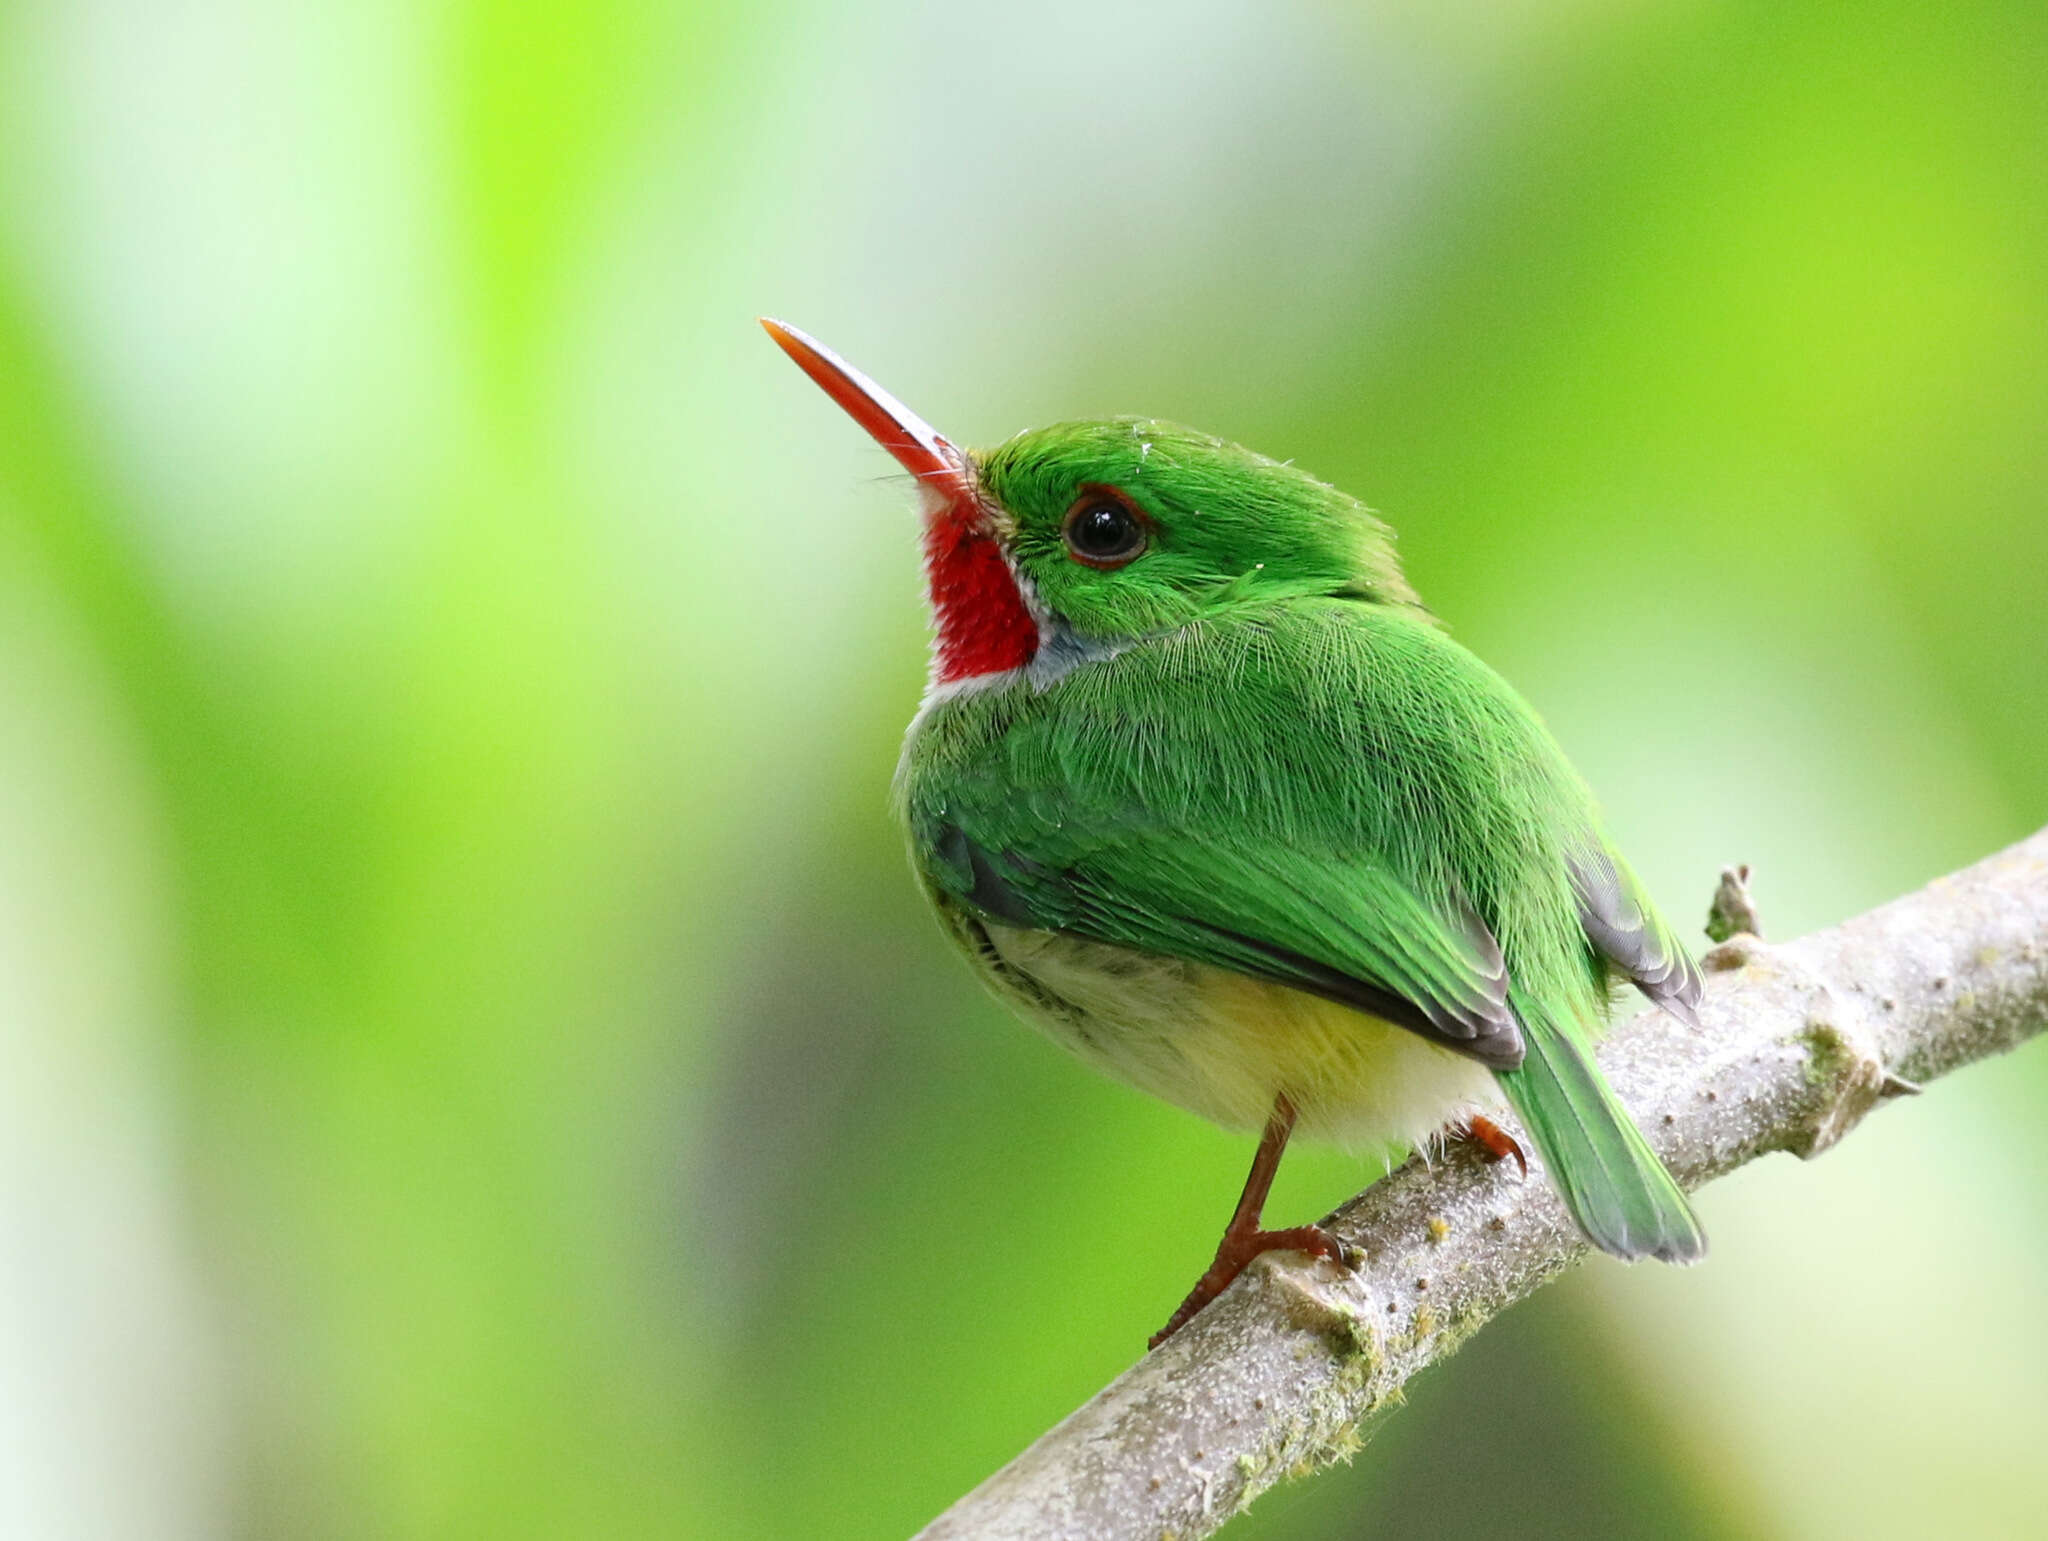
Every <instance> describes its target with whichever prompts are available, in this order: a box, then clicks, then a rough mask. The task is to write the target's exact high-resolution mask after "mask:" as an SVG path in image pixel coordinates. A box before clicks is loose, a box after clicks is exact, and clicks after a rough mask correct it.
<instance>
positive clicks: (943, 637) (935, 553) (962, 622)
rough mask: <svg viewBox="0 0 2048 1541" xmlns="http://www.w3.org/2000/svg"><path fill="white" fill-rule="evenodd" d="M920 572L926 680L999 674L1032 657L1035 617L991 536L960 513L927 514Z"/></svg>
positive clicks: (946, 682) (941, 682) (936, 682)
mask: <svg viewBox="0 0 2048 1541" xmlns="http://www.w3.org/2000/svg"><path fill="white" fill-rule="evenodd" d="M924 572H925V582H926V584H927V586H928V587H929V589H930V592H931V604H932V623H933V627H934V631H935V635H934V637H933V639H932V683H933V684H934V685H952V684H957V683H959V682H961V681H964V680H971V679H976V678H979V677H981V676H983V675H991V674H1006V673H1009V672H1010V671H1012V670H1015V669H1021V668H1023V667H1024V666H1025V665H1026V664H1028V663H1030V662H1031V660H1032V659H1033V658H1034V657H1036V656H1037V653H1038V642H1039V627H1038V621H1037V619H1036V618H1035V617H1034V616H1033V615H1032V612H1031V606H1030V605H1029V604H1028V603H1026V601H1025V597H1024V591H1023V588H1022V586H1021V585H1020V584H1019V582H1018V579H1017V575H1016V573H1015V572H1014V571H1012V570H1011V567H1010V563H1009V560H1008V559H1007V558H1006V557H1005V556H1004V555H1003V548H1002V547H1001V546H1000V545H999V544H998V543H997V542H996V539H995V537H994V536H992V535H989V534H987V533H985V532H984V531H983V530H981V529H979V528H977V527H976V526H975V525H973V524H970V523H969V522H967V521H966V520H963V519H957V518H947V517H943V516H941V517H938V518H934V519H929V520H927V521H926V523H925V532H924Z"/></svg>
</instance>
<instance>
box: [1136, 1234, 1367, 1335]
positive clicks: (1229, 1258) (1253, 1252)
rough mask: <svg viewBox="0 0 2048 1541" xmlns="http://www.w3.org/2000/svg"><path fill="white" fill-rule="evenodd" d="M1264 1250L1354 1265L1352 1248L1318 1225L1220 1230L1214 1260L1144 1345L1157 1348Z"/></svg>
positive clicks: (1344, 1266) (1225, 1287) (1191, 1318)
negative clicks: (1219, 1238) (1299, 1254)
mask: <svg viewBox="0 0 2048 1541" xmlns="http://www.w3.org/2000/svg"><path fill="white" fill-rule="evenodd" d="M1267 1252H1301V1253H1306V1254H1307V1255H1308V1256H1310V1257H1320V1258H1327V1259H1328V1260H1329V1261H1330V1262H1332V1263H1335V1264H1337V1265H1338V1266H1339V1267H1340V1268H1350V1267H1353V1266H1355V1264H1354V1254H1353V1252H1352V1249H1351V1248H1349V1247H1347V1246H1345V1245H1344V1243H1343V1242H1341V1241H1339V1240H1338V1239H1337V1238H1336V1237H1335V1236H1332V1235H1331V1234H1330V1233H1329V1232H1328V1231H1326V1230H1324V1229H1323V1228H1322V1227H1321V1226H1320V1225H1297V1226H1292V1227H1290V1228H1289V1229H1287V1230H1284V1231H1262V1230H1260V1229H1259V1228H1258V1227H1257V1226H1256V1225H1247V1226H1244V1227H1242V1228H1240V1227H1237V1226H1232V1227H1231V1229H1229V1230H1227V1231H1225V1232H1224V1233H1223V1240H1222V1241H1221V1242H1220V1243H1218V1245H1217V1247H1216V1261H1215V1262H1213V1263H1211V1264H1210V1265H1209V1271H1208V1272H1207V1273H1205V1274H1203V1275H1202V1277H1201V1278H1199V1279H1197V1280H1196V1281H1195V1287H1194V1288H1193V1289H1191V1290H1189V1291H1188V1298H1187V1299H1185V1300H1183V1301H1182V1302H1181V1303H1180V1309H1178V1310H1177V1311H1175V1312H1174V1313H1173V1316H1172V1317H1171V1318H1170V1319H1169V1320H1168V1321H1167V1323H1166V1325H1165V1326H1164V1327H1161V1328H1160V1329H1159V1330H1158V1331H1157V1332H1155V1333H1153V1334H1152V1336H1151V1338H1150V1339H1148V1340H1147V1342H1146V1344H1145V1347H1146V1348H1148V1349H1153V1348H1157V1347H1158V1346H1159V1345H1160V1344H1162V1343H1164V1342H1165V1341H1166V1340H1167V1339H1168V1338H1170V1337H1172V1336H1173V1335H1174V1334H1175V1333H1176V1332H1179V1331H1180V1330H1181V1328H1183V1327H1185V1326H1187V1324H1188V1323H1189V1322H1191V1321H1193V1320H1194V1319H1195V1316H1196V1314H1197V1313H1198V1312H1199V1311H1200V1310H1201V1309H1202V1307H1204V1306H1206V1305H1207V1304H1208V1303H1209V1302H1210V1301H1212V1300H1214V1299H1215V1298H1216V1297H1217V1296H1218V1295H1220V1294H1222V1293H1223V1292H1224V1291H1225V1290H1226V1289H1228V1288H1230V1281H1231V1280H1233V1279H1235V1278H1236V1277H1237V1276H1238V1275H1239V1274H1241V1273H1243V1272H1244V1271H1245V1268H1246V1267H1247V1266H1248V1265H1249V1264H1250V1263H1251V1260H1252V1259H1253V1258H1255V1257H1259V1256H1261V1255H1263V1254H1264V1253H1267Z"/></svg>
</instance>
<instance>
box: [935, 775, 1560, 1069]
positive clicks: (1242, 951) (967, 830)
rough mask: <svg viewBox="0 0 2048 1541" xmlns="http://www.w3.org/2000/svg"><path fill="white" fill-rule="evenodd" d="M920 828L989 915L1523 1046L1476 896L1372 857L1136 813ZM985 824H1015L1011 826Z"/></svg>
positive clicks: (1423, 1028) (1483, 1059)
mask: <svg viewBox="0 0 2048 1541" xmlns="http://www.w3.org/2000/svg"><path fill="white" fill-rule="evenodd" d="M1074 812H1075V810H1074V809H1073V808H1071V807H1068V808H1066V809H1064V810H1063V814H1062V816H1061V817H1059V818H1058V819H1027V820H1022V821H1019V820H1016V819H1015V818H1013V817H1001V818H998V819H994V820H983V821H976V820H972V819H970V818H963V817H962V816H960V814H959V813H958V812H957V810H956V811H955V812H954V813H953V814H951V815H950V816H935V817H930V818H927V819H921V820H919V821H918V824H919V826H920V827H918V828H917V829H916V830H915V834H916V836H917V838H918V841H919V844H920V846H921V847H922V848H923V850H924V852H925V853H926V854H925V866H926V870H927V872H928V873H929V874H930V875H931V877H932V880H933V882H934V883H935V884H936V885H937V886H938V887H939V888H940V889H941V890H942V891H943V892H945V893H946V894H947V895H948V896H949V897H951V898H952V899H954V900H955V901H956V902H958V903H960V904H963V905H965V906H966V907H967V908H968V909H970V910H972V911H974V912H975V913H976V914H978V915H979V916H980V917H982V918H983V919H985V920H994V921H1000V922H1004V923H1007V924H1009V925H1013V926H1022V927H1026V928H1029V929H1032V930H1038V931H1058V932H1064V933H1066V934H1068V935H1071V936H1082V937H1087V938H1089V939H1091V940H1093V941H1098V942H1108V943H1111V944H1113V945H1115V946H1119V947H1131V948H1136V949H1139V950H1141V951H1144V952H1154V953H1164V954H1166V955H1168V956H1170V957H1176V958H1187V959H1190V960H1192V961H1194V962H1198V963H1207V964H1212V965H1214V966H1215V967H1218V968H1226V969H1232V970H1235V971H1236V972H1238V973H1240V974H1249V975H1252V976H1254V977H1256V978H1261V979H1270V980H1273V981H1275V982H1277V983H1280V984H1285V985H1291V986H1293V987H1294V988H1295V989H1298V990H1305V991H1308V992H1309V993H1311V994H1314V995H1321V996H1325V997H1327V998H1328V999H1331V1000H1335V1001H1341V1002H1342V1003H1343V1004H1345V1005H1347V1006H1354V1007H1356V1008H1358V1009H1359V1010H1361V1011H1366V1012H1370V1013H1371V1014H1373V1015H1374V1016H1378V1017H1383V1018H1385V1019H1387V1020H1389V1021H1393V1022H1396V1023H1398V1024H1400V1025H1401V1026H1403V1027H1407V1028H1410V1029H1412V1030H1413V1031H1415V1032H1418V1033H1420V1034H1422V1035H1423V1036H1425V1037H1427V1038H1429V1039H1431V1040H1433V1041H1435V1042H1437V1043H1440V1044H1442V1045H1444V1046H1445V1047H1446V1048H1450V1049H1454V1050H1456V1051H1457V1052H1459V1053H1461V1054H1465V1055H1469V1056H1470V1057H1471V1058H1473V1059H1476V1060H1478V1061H1479V1062H1480V1063H1482V1064H1485V1065H1488V1066H1492V1067H1494V1068H1497V1069H1504V1068H1507V1067H1510V1066H1513V1065H1518V1064H1520V1063H1521V1060H1522V1036H1521V1032H1520V1029H1519V1028H1518V1026H1517V1025H1516V1022H1515V1017H1514V1013H1513V1012H1512V1011H1510V1010H1509V1009H1508V1004H1507V991H1508V977H1507V966H1506V964H1505V963H1504V962H1503V961H1502V959H1501V954H1500V948H1499V946H1498V945H1496V943H1495V942H1494V939H1493V936H1492V934H1491V933H1490V932H1489V931H1488V930H1487V929H1486V927H1485V925H1484V924H1483V923H1481V921H1480V920H1479V917H1478V916H1477V915H1475V914H1473V913H1472V911H1471V908H1470V907H1469V906H1466V905H1459V906H1457V907H1456V909H1455V911H1454V912H1453V911H1450V909H1449V907H1437V908H1432V907H1431V906H1428V905H1425V904H1424V903H1423V902H1422V901H1421V900H1420V899H1419V898H1417V897H1416V895H1415V894H1414V893H1413V891H1412V890H1410V889H1409V888H1407V887H1406V886H1405V885H1403V884H1402V883H1401V882H1400V881H1399V880H1398V879H1396V878H1394V877H1393V876H1392V875H1391V874H1389V873H1388V872H1386V871H1385V870H1384V869H1383V868H1381V867H1378V866H1376V865H1375V864H1374V863H1372V862H1371V861H1370V860H1368V859H1365V858H1349V859H1344V858H1337V857H1332V856H1325V857H1320V858H1305V857H1302V856H1299V855H1297V854H1295V853H1292V852H1288V851H1285V850H1276V849H1274V848H1273V847H1271V846H1267V845H1255V844H1253V843H1251V842H1249V841H1234V840H1228V839H1225V840H1216V839H1213V838H1212V839H1202V840H1195V839H1191V838H1189V837H1188V836H1187V835H1186V834H1185V833H1182V832H1179V831H1169V830H1163V829H1158V828H1152V827H1147V826H1146V825H1144V824H1143V823H1134V822H1133V821H1132V820H1131V819H1130V818H1129V817H1128V816H1126V817H1123V818H1119V819H1116V820H1114V821H1113V822H1104V823H1090V822H1086V821H1084V822H1082V823H1079V824H1077V822H1076V820H1075V818H1074V817H1073V815H1074ZM976 823H981V824H1000V825H1004V826H1008V829H1007V831H1006V833H1008V835H1009V838H1008V839H1007V840H1006V839H1004V838H1002V836H1001V835H1000V834H998V833H997V832H996V831H995V830H993V829H989V828H975V827H971V826H973V825H974V824H976Z"/></svg>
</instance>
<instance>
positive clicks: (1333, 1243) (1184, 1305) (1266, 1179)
mask: <svg viewBox="0 0 2048 1541" xmlns="http://www.w3.org/2000/svg"><path fill="white" fill-rule="evenodd" d="M1293 1132H1294V1104H1293V1103H1291V1102H1289V1101H1288V1100H1287V1095H1286V1093H1284V1092H1283V1093H1281V1095H1280V1097H1279V1098H1278V1099H1277V1100H1276V1101H1275V1102H1274V1104H1273V1116H1272V1117H1271V1118H1269V1119H1267V1120H1266V1132H1265V1134H1264V1135H1262V1136H1261V1137H1260V1139H1259V1153H1258V1154H1257V1155H1256V1156H1254V1157H1252V1169H1251V1174H1250V1175H1249V1176H1248V1177H1246V1178H1245V1180H1244V1193H1243V1194H1242V1195H1241V1196H1240V1197H1239V1199H1238V1201H1237V1212H1236V1213H1235V1214H1233V1215H1232V1216H1231V1217H1230V1224H1229V1225H1228V1226H1226V1227H1224V1231H1223V1240H1222V1241H1221V1242H1219V1243H1218V1244H1217V1247H1216V1261H1215V1262H1213V1263H1211V1264H1210V1265H1209V1271H1208V1272H1207V1273H1205V1274H1203V1275H1202V1277H1201V1278H1199V1279H1197V1280H1196V1281H1195V1287H1194V1288H1193V1289H1191V1290H1189V1291H1188V1298H1187V1299H1185V1300H1183V1301H1182V1302H1181V1303H1180V1309H1179V1310H1177V1311H1175V1312H1174V1313H1173V1316H1172V1318H1171V1319H1170V1320H1169V1321H1168V1322H1167V1324H1166V1325H1165V1326H1164V1327H1162V1328H1160V1329H1159V1330H1158V1331H1157V1332H1155V1333H1153V1334H1152V1337H1151V1340H1150V1341H1149V1342H1148V1343H1147V1344H1146V1345H1145V1346H1146V1347H1147V1348H1157V1347H1158V1346H1159V1345H1160V1344H1162V1343H1164V1342H1165V1341H1166V1340H1167V1339H1168V1338H1170V1337H1172V1336H1173V1335H1174V1334H1175V1333H1176V1332H1179V1331H1180V1330H1181V1328H1183V1327H1185V1326H1186V1325H1187V1324H1188V1323H1189V1322H1191V1321H1193V1320H1194V1318H1195V1314H1196V1313H1197V1312H1198V1311H1200V1310H1201V1309H1202V1307H1204V1306H1206V1305H1207V1304H1208V1303H1209V1302H1210V1301H1212V1300H1214V1299H1215V1298H1216V1297H1217V1296H1218V1295H1220V1294H1222V1293H1223V1292H1224V1290H1226V1289H1228V1288H1229V1287H1230V1281H1231V1280H1233V1279H1235V1278H1236V1277H1237V1276H1238V1275H1239V1274H1241V1273H1243V1272H1244V1270H1245V1265H1246V1264H1248V1263H1250V1262H1251V1260H1252V1259H1253V1258H1255V1257H1257V1256H1259V1255H1260V1254H1261V1253H1263V1252H1305V1253H1307V1254H1308V1255H1309V1256H1310V1257H1324V1258H1328V1259H1329V1260H1330V1261H1331V1262H1333V1263H1341V1264H1343V1265H1345V1266H1346V1267H1348V1266H1350V1254H1349V1252H1348V1251H1347V1250H1346V1248H1345V1246H1344V1243H1343V1242H1341V1241H1339V1240H1338V1239H1337V1238H1336V1237H1334V1236H1332V1235H1331V1234H1330V1233H1329V1232H1328V1231H1326V1230H1324V1229H1323V1228H1322V1227H1321V1226H1319V1225H1297V1226H1293V1227H1291V1228H1290V1229H1288V1230H1284V1231H1262V1230H1260V1229H1259V1212H1260V1211H1261V1210H1263V1209H1264V1208H1265V1207H1266V1195H1267V1194H1268V1193H1270V1192H1271V1191H1272V1188H1273V1174H1274V1173H1276V1172H1278V1171H1279V1170H1280V1153H1281V1152H1282V1151H1283V1150H1285V1149H1286V1148H1287V1136H1288V1135H1290V1134H1292V1133H1293Z"/></svg>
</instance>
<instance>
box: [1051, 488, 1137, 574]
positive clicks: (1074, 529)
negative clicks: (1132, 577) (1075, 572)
mask: <svg viewBox="0 0 2048 1541" xmlns="http://www.w3.org/2000/svg"><path fill="white" fill-rule="evenodd" d="M1060 538H1061V539H1062V540H1064V541H1065V542H1066V543H1067V555H1068V556H1070V557H1072V558H1073V559H1074V560H1075V561H1076V562H1079V563H1080V564H1081V565H1082V566H1083V567H1093V568H1095V569H1097V570H1098V571H1101V572H1113V571H1115V570H1116V569H1117V568H1119V567H1128V566H1129V565H1130V564H1131V563H1133V562H1135V561H1137V560H1138V558H1139V557H1141V556H1143V555H1144V554H1145V552H1146V550H1147V549H1148V548H1149V547H1150V546H1151V544H1152V521H1151V520H1150V519H1147V518H1146V517H1145V515H1144V513H1143V512H1142V511H1141V510H1140V509H1139V508H1138V506H1137V505H1136V504H1135V503H1133V502H1132V501H1131V500H1130V499H1129V498H1128V497H1127V496H1125V495H1124V494H1123V493H1122V492H1120V491H1118V490H1117V489H1116V488H1114V487H1108V486H1104V485H1102V484H1101V483H1099V482H1088V483H1084V484H1083V485H1082V488H1081V495H1080V496H1079V497H1077V498H1075V499H1074V503H1073V506H1072V507H1071V508H1069V509H1068V510H1067V513H1066V517H1065V518H1064V519H1062V520H1061V521H1060Z"/></svg>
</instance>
